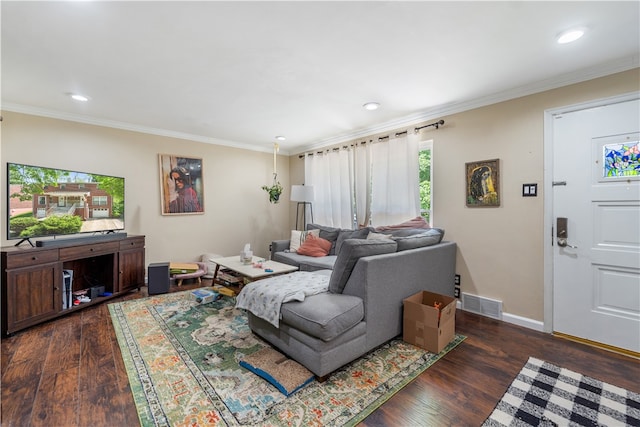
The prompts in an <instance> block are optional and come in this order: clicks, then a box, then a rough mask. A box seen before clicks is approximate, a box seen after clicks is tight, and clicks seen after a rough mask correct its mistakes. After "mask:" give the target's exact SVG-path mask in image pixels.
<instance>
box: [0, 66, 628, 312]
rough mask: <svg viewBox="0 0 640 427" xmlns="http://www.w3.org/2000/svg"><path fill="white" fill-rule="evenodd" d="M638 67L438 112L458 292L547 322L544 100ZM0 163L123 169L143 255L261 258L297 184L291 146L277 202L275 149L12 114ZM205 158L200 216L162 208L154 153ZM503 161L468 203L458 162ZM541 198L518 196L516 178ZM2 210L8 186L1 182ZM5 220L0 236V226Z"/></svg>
mask: <svg viewBox="0 0 640 427" xmlns="http://www.w3.org/2000/svg"><path fill="white" fill-rule="evenodd" d="M639 82H640V70H639V69H635V70H631V71H627V72H624V73H620V74H616V75H612V76H608V77H603V78H599V79H595V80H592V81H589V82H585V83H580V84H576V85H571V86H567V87H564V88H559V89H554V90H551V91H547V92H543V93H540V94H536V95H531V96H526V97H522V98H519V99H515V100H512V101H508V102H502V103H499V104H495V105H491V106H487V107H483V108H478V109H475V110H471V111H467V112H464V113H459V114H454V115H451V116H445V117H442V118H443V119H444V120H445V121H446V124H445V126H443V127H441V128H440V129H438V130H435V129H433V128H429V129H428V130H425V131H423V134H422V135H423V138H424V139H431V138H432V139H433V147H434V148H433V174H434V188H433V197H434V203H433V205H434V225H435V226H438V227H443V228H444V229H445V230H446V236H445V238H446V239H448V240H452V241H455V242H457V244H458V261H457V262H458V266H457V271H458V273H459V274H461V276H462V277H461V279H462V291H463V292H468V293H471V294H476V295H482V296H485V297H489V298H495V299H499V300H502V301H503V302H504V307H503V308H504V311H505V312H506V313H509V314H512V315H516V316H521V317H524V318H528V319H532V320H537V321H542V320H543V291H544V283H543V268H544V265H543V254H544V248H543V244H542V242H543V236H544V234H543V233H545V232H550V230H544V229H543V213H544V204H543V195H544V185H545V183H544V182H543V166H544V164H543V142H544V141H543V130H544V129H543V118H544V111H545V110H546V109H551V108H556V107H561V106H565V105H571V104H575V103H580V102H585V101H589V100H594V99H599V98H605V97H609V96H613V95H618V94H622V93H628V92H632V91H637V90H640V83H639ZM3 116H4V121H3V122H2V124H1V126H2V145H1V151H0V156H1V161H2V176H3V177H5V176H6V162H7V161H10V162H20V163H28V164H34V165H43V166H51V167H59V168H68V169H78V170H83V171H89V172H96V173H104V174H112V175H120V176H124V177H125V178H126V179H127V181H126V228H127V232H128V233H129V234H145V235H146V236H147V263H149V262H159V261H166V260H195V259H196V258H197V257H198V256H199V255H200V254H202V253H205V252H216V253H219V254H222V255H235V254H236V253H238V252H239V251H240V249H241V247H242V245H243V244H244V243H246V242H250V243H251V244H252V247H253V248H254V251H255V252H256V253H257V254H258V255H260V256H268V253H267V250H268V245H269V242H270V241H271V240H273V239H282V238H288V236H289V231H290V229H292V228H293V226H294V224H295V203H291V202H288V200H289V192H290V188H291V184H301V183H303V182H304V163H303V161H302V160H300V159H299V158H298V155H297V154H296V155H292V156H290V157H289V158H288V159H287V158H286V157H283V156H279V159H278V171H279V179H280V181H281V182H282V184H283V186H284V193H283V196H282V201H281V202H280V203H279V204H277V205H270V204H269V203H268V201H267V195H266V193H265V192H264V191H263V190H261V189H260V187H261V186H262V185H264V184H270V183H271V179H272V177H271V173H272V166H273V162H272V155H271V154H267V153H257V152H253V151H247V150H241V149H234V148H227V147H222V146H216V145H210V144H204V143H198V142H191V141H184V140H177V139H173V138H167V137H159V136H154V135H146V134H140V133H135V132H128V131H121V130H115V129H108V128H103V127H98V126H92V125H84V124H78V123H72V122H66V121H61V120H53V119H46V118H40V117H35V116H28V115H23V114H17V113H10V112H5V113H3ZM159 153H167V154H177V155H184V156H193V157H201V158H203V164H204V181H205V208H206V213H205V214H204V215H189V216H170V217H167V216H162V215H161V214H160V190H159V181H158V180H159V171H158V158H157V156H158V154H159ZM493 158H499V159H500V181H501V182H500V191H501V195H502V204H501V206H500V207H499V208H467V207H466V206H465V200H464V194H465V182H464V179H465V177H464V167H465V163H466V162H470V161H477V160H486V159H493ZM523 183H538V191H539V196H538V197H535V198H523V197H522V196H521V194H522V184H523ZM1 190H2V195H1V196H0V200H2V212H0V217H1V218H5V215H6V212H5V211H6V198H5V197H6V195H5V192H6V186H5V185H2V189H1ZM5 226H6V225H5V224H4V223H3V224H2V227H3V231H2V244H3V245H6V244H7V243H9V244H11V243H12V242H7V241H6V240H5V237H6V230H4V227H5Z"/></svg>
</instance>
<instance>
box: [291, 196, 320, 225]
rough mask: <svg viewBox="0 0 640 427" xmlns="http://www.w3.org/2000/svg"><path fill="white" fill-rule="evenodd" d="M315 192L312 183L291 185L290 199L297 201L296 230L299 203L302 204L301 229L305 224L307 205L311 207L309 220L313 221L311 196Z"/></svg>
mask: <svg viewBox="0 0 640 427" xmlns="http://www.w3.org/2000/svg"><path fill="white" fill-rule="evenodd" d="M314 195H315V192H314V191H313V185H292V186H291V201H292V202H298V205H297V206H296V230H297V229H298V218H299V217H300V205H302V229H303V230H304V227H305V226H306V224H307V205H309V208H310V209H311V222H313V204H312V203H311V202H313V197H314Z"/></svg>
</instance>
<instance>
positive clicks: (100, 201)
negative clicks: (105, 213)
mask: <svg viewBox="0 0 640 427" xmlns="http://www.w3.org/2000/svg"><path fill="white" fill-rule="evenodd" d="M93 204H94V205H106V204H107V196H93Z"/></svg>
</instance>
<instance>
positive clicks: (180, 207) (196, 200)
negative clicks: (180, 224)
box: [159, 154, 204, 215]
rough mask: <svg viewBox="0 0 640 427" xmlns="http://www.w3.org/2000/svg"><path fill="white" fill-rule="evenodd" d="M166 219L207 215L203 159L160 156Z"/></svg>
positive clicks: (161, 188) (161, 187)
mask: <svg viewBox="0 0 640 427" xmlns="http://www.w3.org/2000/svg"><path fill="white" fill-rule="evenodd" d="M159 160H160V200H161V212H162V215H187V214H202V213H204V200H203V196H204V181H203V179H202V172H203V171H202V159H196V158H191V157H181V156H175V155H172V154H160V155H159Z"/></svg>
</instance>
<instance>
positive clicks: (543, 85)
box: [295, 55, 640, 154]
mask: <svg viewBox="0 0 640 427" xmlns="http://www.w3.org/2000/svg"><path fill="white" fill-rule="evenodd" d="M638 67H640V55H634V56H630V57H625V58H621V59H618V60H616V61H610V62H607V63H603V64H600V65H598V66H594V67H590V68H585V69H582V70H579V71H576V72H572V73H566V74H561V75H558V76H554V77H552V78H549V79H546V80H541V81H538V82H535V83H531V84H528V85H524V86H519V87H516V88H513V89H509V90H506V91H502V92H498V93H494V94H491V95H488V96H484V97H481V98H476V99H472V100H468V101H462V102H457V103H449V104H442V105H439V106H437V107H434V108H431V109H427V110H424V111H422V112H420V113H416V114H411V115H408V116H404V117H401V118H399V119H396V120H391V121H388V122H385V123H381V124H380V125H377V126H374V127H368V128H364V129H359V130H356V131H354V132H349V133H345V134H341V135H337V136H334V137H331V138H326V139H323V140H320V141H318V142H315V143H313V144H310V145H307V146H301V147H298V148H297V149H296V153H295V154H300V153H304V152H306V151H313V150H318V149H321V148H325V147H328V146H331V145H336V144H341V143H344V142H347V141H352V140H354V139H358V138H363V137H367V136H371V135H375V134H378V133H383V132H389V131H393V130H396V129H398V128H403V127H410V126H415V125H417V124H419V123H421V122H427V121H431V120H436V119H439V118H441V117H442V116H447V115H452V114H457V113H462V112H465V111H469V110H473V109H475V108H479V107H486V106H487V105H492V104H497V103H499V102H504V101H509V100H511V99H516V98H520V97H523V96H528V95H533V94H536V93H540V92H545V91H547V90H552V89H557V88H559V87H563V86H569V85H572V84H576V83H581V82H585V81H588V80H593V79H596V78H599V77H605V76H608V75H611V74H616V73H621V72H624V71H628V70H632V69H634V68H638ZM298 150H299V151H298Z"/></svg>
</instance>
